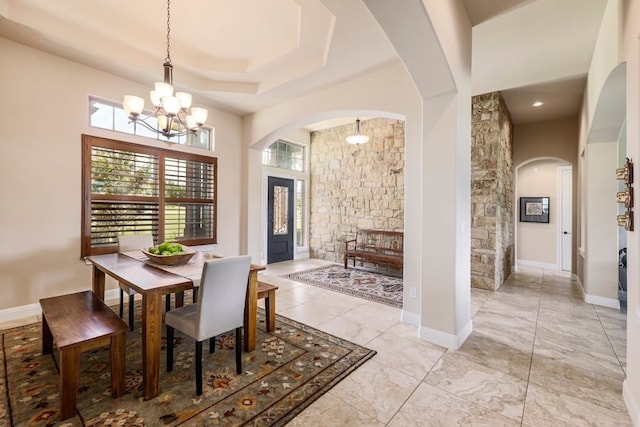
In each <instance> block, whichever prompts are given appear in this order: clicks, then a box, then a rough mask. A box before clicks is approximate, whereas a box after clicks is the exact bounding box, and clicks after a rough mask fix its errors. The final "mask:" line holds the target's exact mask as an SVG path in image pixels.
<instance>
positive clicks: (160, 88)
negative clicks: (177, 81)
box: [156, 82, 173, 99]
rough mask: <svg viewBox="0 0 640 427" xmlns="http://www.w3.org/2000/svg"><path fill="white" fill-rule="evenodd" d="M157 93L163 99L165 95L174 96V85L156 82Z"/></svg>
mask: <svg viewBox="0 0 640 427" xmlns="http://www.w3.org/2000/svg"><path fill="white" fill-rule="evenodd" d="M156 94H157V95H158V98H160V99H162V98H164V97H165V96H173V86H171V85H170V84H169V83H164V82H156Z"/></svg>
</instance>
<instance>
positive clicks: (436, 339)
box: [419, 319, 473, 350]
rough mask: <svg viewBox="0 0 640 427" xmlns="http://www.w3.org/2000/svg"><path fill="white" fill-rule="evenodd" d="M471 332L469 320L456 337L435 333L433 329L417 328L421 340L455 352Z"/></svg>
mask: <svg viewBox="0 0 640 427" xmlns="http://www.w3.org/2000/svg"><path fill="white" fill-rule="evenodd" d="M472 330H473V327H472V323H471V319H469V323H467V324H466V326H465V327H464V328H462V330H461V331H460V332H458V334H456V335H453V334H447V333H446V332H442V331H436V330H435V329H430V328H427V327H424V326H420V327H419V335H420V338H421V339H423V340H425V341H429V342H430V343H433V344H437V345H441V346H443V347H447V348H450V349H452V350H457V349H459V348H460V347H461V346H462V344H464V342H465V340H466V339H467V338H469V335H471V331H472Z"/></svg>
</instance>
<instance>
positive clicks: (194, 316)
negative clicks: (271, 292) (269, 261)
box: [165, 255, 251, 395]
mask: <svg viewBox="0 0 640 427" xmlns="http://www.w3.org/2000/svg"><path fill="white" fill-rule="evenodd" d="M250 267H251V256H249V255H242V256H234V257H225V258H220V259H214V260H210V261H207V262H206V263H205V264H204V266H203V267H202V277H201V279H200V290H199V293H198V301H197V302H196V303H193V304H188V305H185V306H183V307H180V308H176V309H175V310H171V311H169V312H167V313H166V315H165V323H166V325H167V372H170V371H172V370H173V337H174V329H177V330H179V331H181V332H182V333H184V334H185V335H187V336H189V337H191V338H193V339H194V340H195V341H196V349H195V351H196V355H195V359H196V360H195V362H196V363H195V365H196V373H195V375H196V394H197V395H201V394H202V342H203V341H204V340H207V339H209V352H210V353H213V351H214V350H215V337H216V336H218V335H220V334H222V333H225V332H228V331H231V330H233V329H235V334H236V372H237V373H238V374H241V373H242V329H243V325H244V308H245V298H246V295H247V280H248V278H249V268H250Z"/></svg>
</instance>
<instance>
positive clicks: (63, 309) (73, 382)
mask: <svg viewBox="0 0 640 427" xmlns="http://www.w3.org/2000/svg"><path fill="white" fill-rule="evenodd" d="M40 307H41V308H42V354H51V353H52V352H53V343H54V341H55V343H56V345H57V347H58V351H59V356H60V419H61V420H65V419H67V418H71V417H73V416H74V415H75V413H76V401H77V390H78V383H79V381H80V380H79V378H80V352H83V351H87V350H91V349H94V348H99V347H103V346H105V345H110V347H111V348H110V351H111V395H112V396H113V397H119V396H122V395H123V394H124V387H125V386H124V376H125V346H126V343H125V341H126V334H127V330H128V329H129V327H128V326H127V324H126V323H125V322H123V321H122V319H120V318H119V317H118V315H117V314H116V313H114V312H113V311H112V310H111V309H110V308H109V307H108V306H107V305H106V304H105V303H104V302H103V301H102V300H101V299H100V298H98V297H97V296H96V295H95V294H94V293H93V292H92V291H84V292H77V293H73V294H68V295H61V296H57V297H51V298H43V299H41V300H40Z"/></svg>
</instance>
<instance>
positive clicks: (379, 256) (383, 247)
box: [344, 229, 404, 268]
mask: <svg viewBox="0 0 640 427" xmlns="http://www.w3.org/2000/svg"><path fill="white" fill-rule="evenodd" d="M403 240H404V233H403V232H402V231H387V230H362V229H358V230H356V237H355V239H351V240H347V241H345V242H344V268H347V261H348V260H349V259H352V260H353V265H354V267H355V265H356V259H359V260H361V261H364V262H370V263H373V264H380V265H386V266H392V267H402V266H403V264H404V260H403V253H404V245H403Z"/></svg>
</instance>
